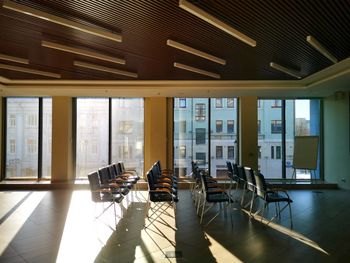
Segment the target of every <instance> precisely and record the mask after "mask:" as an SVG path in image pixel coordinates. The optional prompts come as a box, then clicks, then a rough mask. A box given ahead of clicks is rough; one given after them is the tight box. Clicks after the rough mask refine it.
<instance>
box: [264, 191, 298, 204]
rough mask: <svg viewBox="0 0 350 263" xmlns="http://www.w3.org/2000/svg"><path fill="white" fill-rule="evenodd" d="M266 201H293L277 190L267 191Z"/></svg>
mask: <svg viewBox="0 0 350 263" xmlns="http://www.w3.org/2000/svg"><path fill="white" fill-rule="evenodd" d="M266 202H268V203H273V202H288V203H293V200H292V199H290V198H288V197H286V196H283V195H280V194H278V193H277V192H269V193H267V195H266Z"/></svg>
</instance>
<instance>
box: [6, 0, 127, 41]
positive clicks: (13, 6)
mask: <svg viewBox="0 0 350 263" xmlns="http://www.w3.org/2000/svg"><path fill="white" fill-rule="evenodd" d="M2 6H3V7H4V8H7V9H10V10H13V11H16V12H20V13H23V14H26V15H30V16H34V17H36V18H40V19H43V20H46V21H50V22H52V23H55V24H59V25H62V26H66V27H69V28H73V29H76V30H79V31H82V32H85V33H88V34H91V35H95V36H99V37H103V38H106V39H110V40H113V41H117V42H122V36H121V35H119V34H116V33H112V32H109V31H106V30H102V29H98V28H93V27H90V26H85V25H82V24H79V23H76V22H73V21H71V20H68V19H65V18H61V17H58V16H55V15H51V14H48V13H45V12H42V11H39V10H36V9H34V8H31V7H28V6H25V5H21V4H17V3H14V2H12V1H9V0H4V2H3V5H2Z"/></svg>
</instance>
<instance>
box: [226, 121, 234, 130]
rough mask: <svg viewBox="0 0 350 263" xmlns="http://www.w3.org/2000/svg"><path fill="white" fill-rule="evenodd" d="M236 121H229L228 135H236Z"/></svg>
mask: <svg viewBox="0 0 350 263" xmlns="http://www.w3.org/2000/svg"><path fill="white" fill-rule="evenodd" d="M234 123H235V122H234V120H228V121H227V133H234V131H235V125H234Z"/></svg>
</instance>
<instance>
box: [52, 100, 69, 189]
mask: <svg viewBox="0 0 350 263" xmlns="http://www.w3.org/2000/svg"><path fill="white" fill-rule="evenodd" d="M72 109H73V106H72V98H71V97H53V98H52V168H51V181H52V182H53V183H55V182H69V181H71V180H73V179H74V165H73V159H74V156H73V131H72V128H73V127H72V115H73V110H72Z"/></svg>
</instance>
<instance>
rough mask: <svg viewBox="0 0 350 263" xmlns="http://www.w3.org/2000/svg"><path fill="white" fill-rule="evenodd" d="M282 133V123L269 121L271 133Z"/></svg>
mask: <svg viewBox="0 0 350 263" xmlns="http://www.w3.org/2000/svg"><path fill="white" fill-rule="evenodd" d="M281 132H282V121H280V120H272V121H271V133H281Z"/></svg>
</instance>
